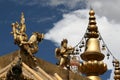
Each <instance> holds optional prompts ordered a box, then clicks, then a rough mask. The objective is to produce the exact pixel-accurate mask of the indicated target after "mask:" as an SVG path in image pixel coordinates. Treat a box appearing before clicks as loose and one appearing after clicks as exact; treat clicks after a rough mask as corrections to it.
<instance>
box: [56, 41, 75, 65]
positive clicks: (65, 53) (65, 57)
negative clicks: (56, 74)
mask: <svg viewBox="0 0 120 80" xmlns="http://www.w3.org/2000/svg"><path fill="white" fill-rule="evenodd" d="M67 43H68V41H67V39H63V41H62V42H61V47H60V48H56V49H55V55H56V57H57V58H58V60H59V63H58V65H59V66H61V67H67V65H69V62H70V61H69V55H70V54H72V53H73V51H74V48H73V47H71V46H67Z"/></svg>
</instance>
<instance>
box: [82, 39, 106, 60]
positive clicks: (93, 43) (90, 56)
mask: <svg viewBox="0 0 120 80" xmlns="http://www.w3.org/2000/svg"><path fill="white" fill-rule="evenodd" d="M81 58H82V59H83V60H85V61H88V60H98V61H100V60H103V59H104V55H103V54H102V53H101V51H100V43H99V40H98V39H96V38H90V39H88V40H87V42H86V50H85V52H84V53H83V54H81Z"/></svg>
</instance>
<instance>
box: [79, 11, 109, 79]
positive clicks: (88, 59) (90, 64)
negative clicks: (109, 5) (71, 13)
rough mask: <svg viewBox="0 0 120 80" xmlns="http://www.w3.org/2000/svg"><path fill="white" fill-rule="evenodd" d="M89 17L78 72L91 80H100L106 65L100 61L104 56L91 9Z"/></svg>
mask: <svg viewBox="0 0 120 80" xmlns="http://www.w3.org/2000/svg"><path fill="white" fill-rule="evenodd" d="M89 15H90V17H89V25H88V28H87V30H88V31H87V33H86V38H87V40H86V46H85V51H84V53H82V54H81V58H82V59H83V60H85V62H83V63H80V66H79V70H80V72H81V73H84V74H86V75H87V76H88V78H89V79H91V80H101V78H100V77H99V75H102V74H103V73H105V72H106V71H107V65H106V64H105V63H103V61H102V60H103V59H104V54H102V53H101V49H100V42H99V39H98V38H99V33H98V28H97V26H96V21H95V19H96V18H95V16H94V15H95V12H94V11H93V9H91V10H90V12H89Z"/></svg>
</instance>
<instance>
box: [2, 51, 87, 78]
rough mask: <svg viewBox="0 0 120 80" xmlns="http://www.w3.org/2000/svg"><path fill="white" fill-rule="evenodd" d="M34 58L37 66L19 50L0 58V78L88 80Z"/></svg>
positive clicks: (28, 56)
mask: <svg viewBox="0 0 120 80" xmlns="http://www.w3.org/2000/svg"><path fill="white" fill-rule="evenodd" d="M35 58H36V62H37V66H36V63H35V61H34V60H33V58H32V57H31V56H30V55H28V54H25V53H23V52H20V50H17V51H15V52H12V53H10V54H7V55H4V56H1V57H0V78H1V79H3V80H4V79H5V78H6V79H7V78H8V77H9V75H12V76H15V75H18V73H21V76H19V77H21V79H22V80H38V79H39V80H70V79H73V80H88V79H87V78H85V77H83V76H80V74H77V73H73V72H72V71H69V70H65V69H62V68H61V67H58V66H56V65H54V64H51V63H49V62H46V61H44V60H42V59H40V58H37V57H35ZM48 66H49V67H48ZM17 72H18V73H17ZM15 73H16V74H15ZM14 78H15V77H14ZM9 80H10V79H9ZM11 80H12V79H11Z"/></svg>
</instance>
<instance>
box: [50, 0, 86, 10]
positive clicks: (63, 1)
mask: <svg viewBox="0 0 120 80" xmlns="http://www.w3.org/2000/svg"><path fill="white" fill-rule="evenodd" d="M83 2H85V0H50V1H49V2H48V4H49V5H51V6H58V5H64V6H65V7H68V8H71V9H73V8H76V7H78V6H79V5H81V3H83ZM78 4H79V5H78ZM83 6H85V5H83Z"/></svg>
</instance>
